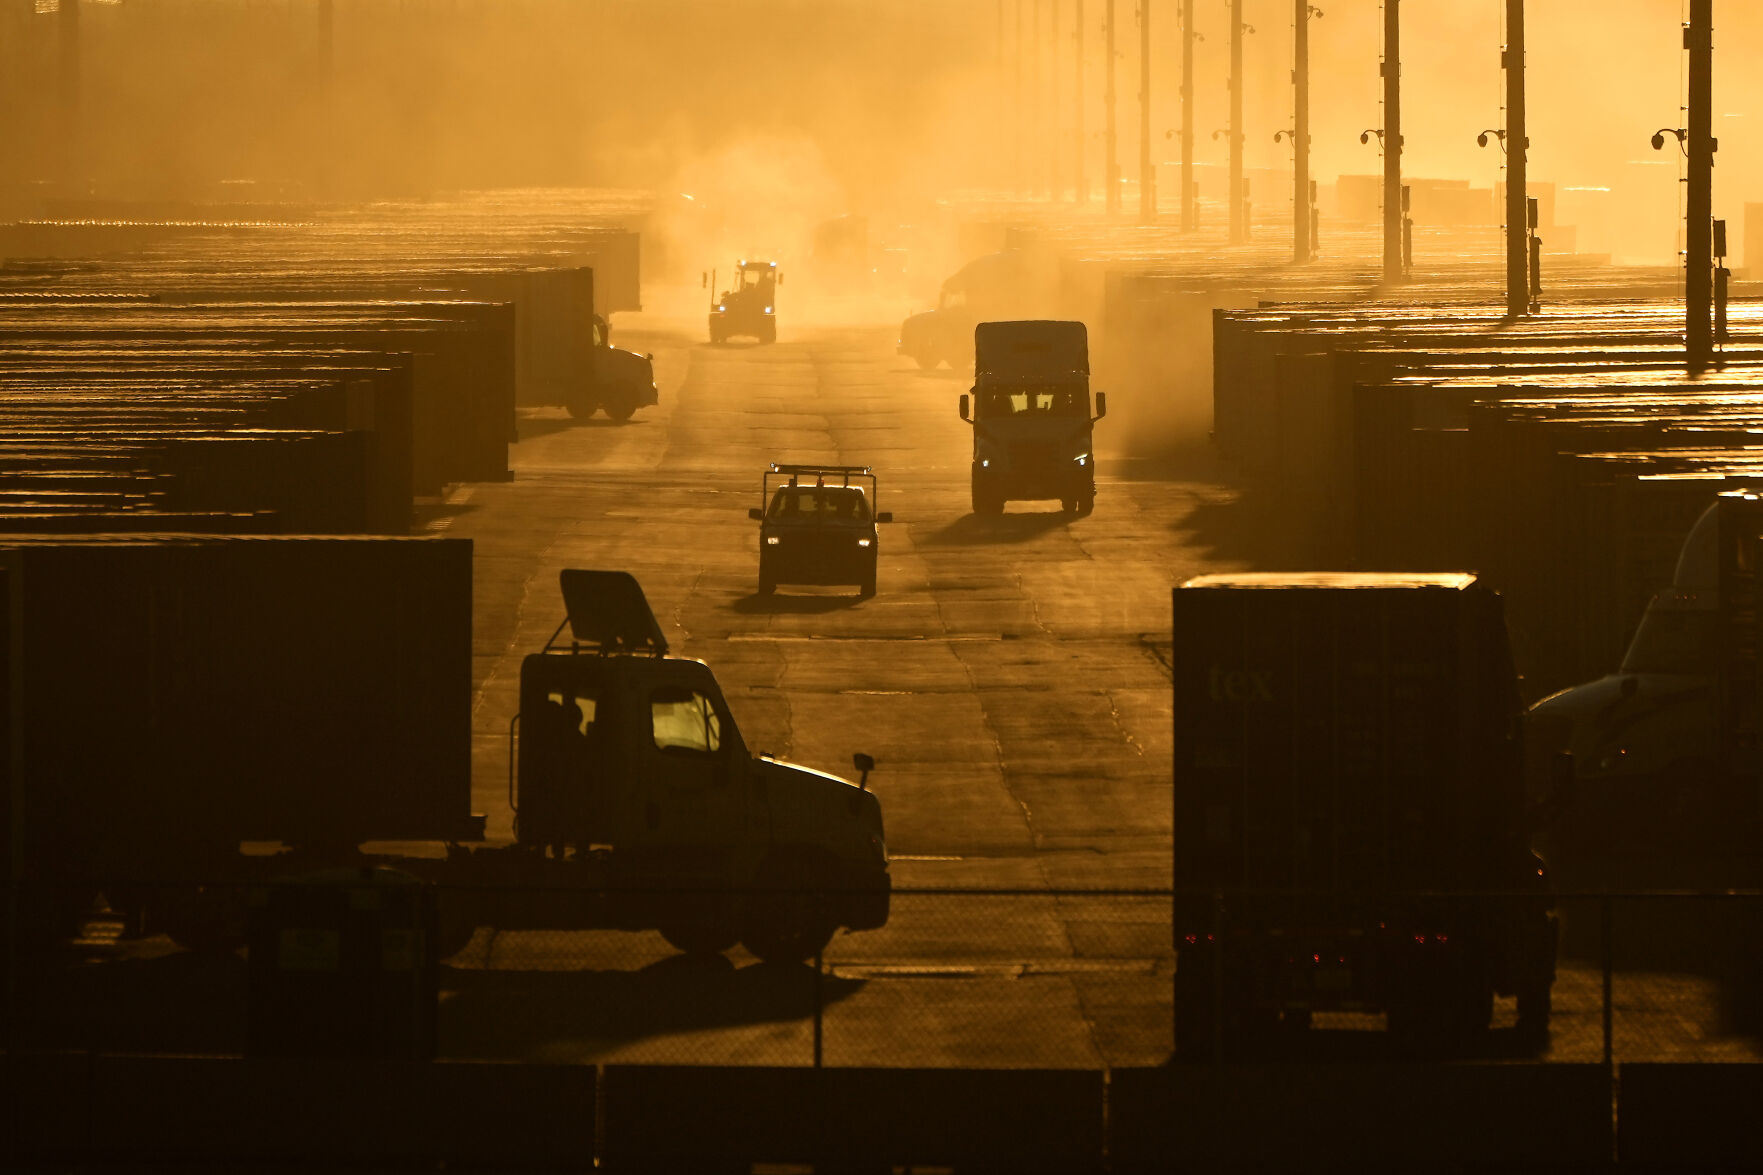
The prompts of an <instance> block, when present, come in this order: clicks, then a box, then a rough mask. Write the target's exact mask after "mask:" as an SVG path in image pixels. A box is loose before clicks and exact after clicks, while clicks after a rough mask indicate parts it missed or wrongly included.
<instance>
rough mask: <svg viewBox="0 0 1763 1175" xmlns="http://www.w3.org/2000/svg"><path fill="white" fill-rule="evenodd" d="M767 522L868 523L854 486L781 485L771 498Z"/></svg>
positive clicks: (864, 503)
mask: <svg viewBox="0 0 1763 1175" xmlns="http://www.w3.org/2000/svg"><path fill="white" fill-rule="evenodd" d="M765 520H766V521H767V522H830V523H844V522H868V521H869V502H868V501H867V500H866V499H865V498H864V496H863V491H862V490H860V489H858V488H857V487H856V486H784V487H783V488H781V489H779V490H778V491H777V493H775V494H773V495H772V497H771V508H770V509H768V510H767V511H766V512H765Z"/></svg>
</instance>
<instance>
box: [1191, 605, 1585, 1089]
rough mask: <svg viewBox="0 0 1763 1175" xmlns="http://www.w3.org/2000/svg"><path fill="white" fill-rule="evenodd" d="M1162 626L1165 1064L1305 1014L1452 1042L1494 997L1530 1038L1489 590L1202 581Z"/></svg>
mask: <svg viewBox="0 0 1763 1175" xmlns="http://www.w3.org/2000/svg"><path fill="white" fill-rule="evenodd" d="M1173 632H1174V637H1173V640H1174V644H1173V650H1172V655H1171V663H1172V665H1173V669H1174V683H1175V696H1174V703H1175V744H1174V748H1175V812H1174V828H1175V845H1174V848H1175V873H1174V887H1175V890H1176V892H1177V897H1176V901H1175V915H1174V933H1175V944H1174V945H1175V951H1176V957H1177V971H1176V983H1175V1026H1176V1043H1177V1047H1178V1050H1179V1051H1180V1052H1182V1053H1186V1054H1190V1055H1192V1054H1199V1055H1202V1056H1208V1055H1212V1054H1213V1053H1214V1051H1215V1050H1218V1049H1225V1050H1231V1049H1234V1048H1236V1047H1237V1046H1238V1045H1240V1044H1242V1043H1243V1042H1244V1041H1245V1040H1246V1039H1250V1038H1253V1037H1254V1036H1256V1035H1257V1034H1258V1033H1266V1032H1273V1031H1277V1030H1279V1029H1280V1028H1282V1027H1284V1028H1294V1027H1299V1028H1301V1027H1304V1026H1306V1025H1308V1024H1309V1023H1310V1022H1311V1020H1312V1016H1313V1015H1314V1014H1315V1013H1321V1012H1358V1013H1372V1014H1378V1013H1382V1014H1385V1015H1386V1016H1387V1025H1388V1028H1389V1030H1390V1032H1391V1033H1392V1034H1393V1035H1394V1036H1396V1037H1397V1038H1398V1039H1399V1040H1400V1041H1401V1042H1402V1043H1403V1044H1404V1046H1412V1047H1422V1048H1426V1049H1433V1048H1438V1047H1445V1048H1455V1047H1459V1046H1461V1045H1463V1044H1464V1043H1466V1042H1467V1041H1468V1040H1470V1039H1471V1038H1473V1037H1474V1036H1475V1035H1477V1034H1479V1033H1481V1032H1482V1031H1484V1030H1485V1029H1487V1028H1488V1026H1489V1023H1490V1017H1491V1014H1492V1005H1493V1000H1494V997H1495V996H1496V995H1506V996H1512V997H1515V999H1516V1002H1517V1015H1518V1020H1519V1023H1520V1027H1521V1028H1522V1029H1524V1030H1525V1031H1526V1032H1527V1033H1530V1034H1533V1035H1537V1036H1540V1034H1541V1033H1542V1032H1543V1031H1544V1030H1545V1029H1546V1027H1547V1023H1548V1017H1549V1009H1550V987H1551V984H1552V982H1553V979H1554V966H1555V947H1556V923H1555V918H1554V913H1553V901H1552V898H1551V896H1550V893H1551V890H1550V882H1549V878H1548V874H1547V870H1546V867H1545V866H1544V865H1543V863H1542V861H1541V859H1540V858H1539V857H1538V856H1537V855H1536V854H1534V853H1533V852H1532V851H1531V849H1530V844H1529V836H1530V821H1531V819H1532V816H1531V806H1530V805H1529V803H1528V801H1527V791H1526V784H1525V779H1524V761H1523V755H1522V748H1521V745H1520V740H1519V737H1518V733H1519V717H1520V714H1521V712H1522V706H1521V704H1520V701H1519V695H1518V686H1517V678H1516V675H1515V674H1514V672H1513V668H1512V659H1511V652H1510V649H1509V648H1508V644H1507V637H1506V629H1505V622H1504V618H1503V614H1502V610H1501V605H1500V600H1499V597H1498V596H1496V595H1495V594H1494V593H1493V592H1491V591H1489V590H1488V589H1487V588H1485V587H1484V586H1482V585H1481V584H1480V583H1478V582H1477V580H1476V579H1475V577H1474V576H1472V575H1468V574H1439V575H1418V574H1416V575H1378V574H1323V573H1313V574H1301V573H1300V574H1241V575H1210V576H1202V577H1200V578H1198V579H1192V580H1189V581H1187V582H1186V583H1185V584H1183V585H1182V586H1181V587H1179V588H1176V589H1175V592H1174V629H1173Z"/></svg>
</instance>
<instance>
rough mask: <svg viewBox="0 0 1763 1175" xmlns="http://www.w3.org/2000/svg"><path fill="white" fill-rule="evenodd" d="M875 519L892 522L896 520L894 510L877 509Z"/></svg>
mask: <svg viewBox="0 0 1763 1175" xmlns="http://www.w3.org/2000/svg"><path fill="white" fill-rule="evenodd" d="M875 520H876V521H877V522H892V521H893V520H894V512H893V511H892V510H877V511H876V512H875Z"/></svg>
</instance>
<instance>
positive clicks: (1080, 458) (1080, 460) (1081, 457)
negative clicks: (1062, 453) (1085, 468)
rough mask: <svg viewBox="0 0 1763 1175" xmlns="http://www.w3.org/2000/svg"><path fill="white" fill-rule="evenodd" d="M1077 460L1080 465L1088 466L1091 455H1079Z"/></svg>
mask: <svg viewBox="0 0 1763 1175" xmlns="http://www.w3.org/2000/svg"><path fill="white" fill-rule="evenodd" d="M1075 460H1076V461H1077V463H1078V464H1079V465H1088V464H1089V463H1090V455H1089V454H1088V453H1079V454H1078V455H1077V457H1076V458H1075Z"/></svg>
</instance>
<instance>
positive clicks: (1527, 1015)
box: [1515, 986, 1554, 1048]
mask: <svg viewBox="0 0 1763 1175" xmlns="http://www.w3.org/2000/svg"><path fill="white" fill-rule="evenodd" d="M1553 1010H1554V997H1553V996H1552V995H1551V994H1550V991H1549V988H1548V987H1546V986H1544V987H1535V986H1532V987H1526V988H1521V989H1519V992H1518V1023H1517V1024H1516V1025H1515V1028H1516V1030H1517V1032H1518V1039H1519V1040H1520V1041H1521V1042H1523V1043H1524V1045H1525V1046H1526V1047H1528V1048H1541V1047H1542V1046H1543V1045H1545V1044H1548V1043H1549V1015H1550V1013H1551V1012H1552V1011H1553Z"/></svg>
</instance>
